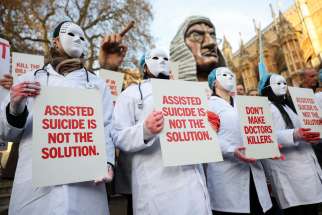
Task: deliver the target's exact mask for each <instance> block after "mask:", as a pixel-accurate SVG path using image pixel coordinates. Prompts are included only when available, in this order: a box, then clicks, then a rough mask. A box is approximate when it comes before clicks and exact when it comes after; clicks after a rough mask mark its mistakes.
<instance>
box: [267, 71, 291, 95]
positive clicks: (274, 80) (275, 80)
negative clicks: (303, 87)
mask: <svg viewBox="0 0 322 215" xmlns="http://www.w3.org/2000/svg"><path fill="white" fill-rule="evenodd" d="M269 85H270V86H271V88H272V91H273V93H274V94H275V95H276V96H283V95H285V94H286V92H287V83H286V80H285V78H284V77H283V76H281V75H276V74H273V75H272V76H271V78H270V80H269Z"/></svg>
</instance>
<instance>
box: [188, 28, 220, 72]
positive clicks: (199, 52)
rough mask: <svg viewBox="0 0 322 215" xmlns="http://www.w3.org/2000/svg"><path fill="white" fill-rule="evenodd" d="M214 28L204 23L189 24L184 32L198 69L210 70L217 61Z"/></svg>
mask: <svg viewBox="0 0 322 215" xmlns="http://www.w3.org/2000/svg"><path fill="white" fill-rule="evenodd" d="M216 41H217V39H216V34H215V29H214V28H213V27H211V26H209V25H208V24H206V23H197V24H193V25H191V26H190V27H189V28H188V29H187V31H186V32H185V43H186V45H187V46H188V47H189V49H190V50H191V53H192V55H193V56H194V58H195V60H196V63H197V67H198V69H199V70H200V71H204V72H206V71H208V73H209V71H211V70H212V69H213V68H215V66H216V64H217V63H218V61H219V55H218V48H217V47H218V44H217V42H216Z"/></svg>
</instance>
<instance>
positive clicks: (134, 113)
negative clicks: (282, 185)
mask: <svg viewBox="0 0 322 215" xmlns="http://www.w3.org/2000/svg"><path fill="white" fill-rule="evenodd" d="M141 91H142V97H143V109H139V108H138V104H139V103H140V92H139V88H138V85H134V84H133V85H131V86H129V87H128V88H127V89H126V90H125V91H123V92H122V94H121V95H120V96H119V97H118V99H117V102H116V105H115V109H114V115H113V127H114V129H115V137H114V140H115V145H116V147H119V148H120V149H121V150H124V151H127V152H132V153H133V154H132V155H133V160H132V195H133V210H134V214H135V215H156V214H158V215H169V214H171V215H197V214H198V215H206V214H211V209H210V205H209V196H208V192H207V187H206V184H205V178H204V174H203V170H202V167H201V165H186V166H173V167H164V166H163V162H162V156H161V148H160V142H159V138H158V137H157V136H155V137H153V138H152V139H150V140H149V141H146V142H145V141H144V135H143V123H144V119H145V118H146V117H147V116H148V114H150V113H151V112H152V111H153V108H154V107H153V98H152V86H151V82H150V81H149V80H146V81H145V82H143V83H142V84H141ZM178 156H180V155H178Z"/></svg>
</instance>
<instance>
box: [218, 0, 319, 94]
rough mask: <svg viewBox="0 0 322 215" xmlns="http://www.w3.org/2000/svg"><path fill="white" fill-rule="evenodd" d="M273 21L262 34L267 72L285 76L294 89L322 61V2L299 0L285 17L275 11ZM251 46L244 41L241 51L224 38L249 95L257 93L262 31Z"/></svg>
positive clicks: (225, 48) (229, 57)
mask: <svg viewBox="0 0 322 215" xmlns="http://www.w3.org/2000/svg"><path fill="white" fill-rule="evenodd" d="M272 17H273V21H272V23H270V24H269V25H268V26H267V27H265V28H264V29H263V30H262V41H263V53H264V58H265V64H266V67H267V70H268V71H270V72H272V73H279V74H282V75H283V76H284V77H286V78H287V80H288V82H289V83H290V84H292V85H294V86H298V85H299V84H300V83H301V80H300V77H299V72H300V71H301V70H302V69H303V68H304V67H317V66H318V65H319V64H320V63H321V60H322V51H321V50H322V1H321V0H295V3H294V4H293V5H292V6H291V7H290V8H289V9H288V10H287V11H285V12H284V13H281V12H279V14H278V15H276V14H275V12H274V11H273V10H272ZM255 29H256V31H257V34H256V35H255V36H254V37H253V38H252V39H251V40H250V41H248V42H246V43H244V42H243V41H242V40H241V43H240V47H239V50H237V52H235V53H232V48H231V46H230V44H229V42H228V41H227V39H226V38H224V43H223V49H222V51H223V53H224V56H225V58H226V60H227V62H228V66H229V67H230V68H231V69H232V70H233V71H234V72H235V73H236V75H237V79H238V82H241V83H243V84H244V85H245V89H246V91H249V90H252V89H257V83H258V56H259V40H258V35H259V34H258V31H259V29H258V28H257V27H256V26H255Z"/></svg>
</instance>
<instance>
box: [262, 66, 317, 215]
mask: <svg viewBox="0 0 322 215" xmlns="http://www.w3.org/2000/svg"><path fill="white" fill-rule="evenodd" d="M259 92H260V95H262V96H267V97H268V100H269V101H270V107H271V111H272V115H273V125H274V128H275V130H276V135H277V141H278V143H279V144H282V145H283V148H282V149H281V152H282V153H283V154H284V155H285V158H286V159H285V160H284V161H279V160H269V159H267V160H264V161H263V164H264V166H265V169H266V170H267V171H268V172H269V174H268V175H269V178H270V181H271V184H272V190H273V194H274V196H275V198H276V200H277V202H278V204H279V206H280V207H281V208H282V209H283V212H284V214H285V215H297V214H298V215H300V214H301V215H302V214H310V215H317V214H318V207H317V204H318V203H320V202H322V171H321V168H320V166H319V163H318V161H317V158H316V156H315V154H314V151H313V149H312V145H313V144H316V143H317V142H318V141H319V139H320V133H318V132H311V131H310V129H309V128H303V127H301V120H300V118H299V116H298V115H297V113H296V110H295V107H294V105H293V103H292V101H291V99H290V97H289V96H288V95H287V82H286V80H285V78H284V77H283V76H281V75H278V74H269V73H267V72H266V70H263V72H261V73H260V83H259Z"/></svg>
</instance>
